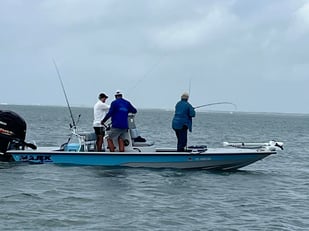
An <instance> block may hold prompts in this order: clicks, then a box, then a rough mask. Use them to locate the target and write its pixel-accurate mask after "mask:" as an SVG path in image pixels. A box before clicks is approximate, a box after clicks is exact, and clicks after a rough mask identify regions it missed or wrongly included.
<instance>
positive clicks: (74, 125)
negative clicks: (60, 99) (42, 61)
mask: <svg viewBox="0 0 309 231" xmlns="http://www.w3.org/2000/svg"><path fill="white" fill-rule="evenodd" d="M53 62H54V65H55V68H56V71H57V74H58V78H59V81H60V83H61V87H62V91H63V94H64V97H65V100H66V102H67V106H68V108H69V111H70V116H71V119H72V123H73V128H74V129H76V123H75V120H74V117H73V113H72V110H71V107H70V104H69V100H68V97H67V94H66V92H65V89H64V85H63V82H62V79H61V75H60V72H59V69H58V66H57V64H56V62H55V60H54V59H53Z"/></svg>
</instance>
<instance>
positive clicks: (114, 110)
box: [103, 98, 137, 129]
mask: <svg viewBox="0 0 309 231" xmlns="http://www.w3.org/2000/svg"><path fill="white" fill-rule="evenodd" d="M136 112H137V110H136V108H135V107H133V106H132V104H131V103H130V102H129V101H127V100H125V99H123V98H118V99H116V100H114V101H113V102H112V103H111V106H110V108H109V111H108V113H107V114H106V116H105V117H104V119H103V122H106V121H107V120H108V119H109V118H112V127H113V128H120V129H128V128H129V124H128V115H129V113H136Z"/></svg>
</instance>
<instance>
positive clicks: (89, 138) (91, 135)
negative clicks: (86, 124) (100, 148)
mask: <svg viewBox="0 0 309 231" xmlns="http://www.w3.org/2000/svg"><path fill="white" fill-rule="evenodd" d="M78 135H80V136H82V137H83V138H84V140H85V141H86V142H87V141H94V140H96V139H97V136H96V134H95V133H94V132H83V133H79V134H78Z"/></svg>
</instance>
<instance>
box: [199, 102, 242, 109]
mask: <svg viewBox="0 0 309 231" xmlns="http://www.w3.org/2000/svg"><path fill="white" fill-rule="evenodd" d="M219 104H229V105H233V106H234V108H235V110H237V105H236V104H234V103H231V102H216V103H208V104H203V105H199V106H196V107H194V109H197V108H201V107H208V106H213V105H219Z"/></svg>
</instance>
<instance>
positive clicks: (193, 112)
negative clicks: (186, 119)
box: [189, 104, 195, 117]
mask: <svg viewBox="0 0 309 231" xmlns="http://www.w3.org/2000/svg"><path fill="white" fill-rule="evenodd" d="M189 116H190V117H195V110H194V107H192V105H191V104H189Z"/></svg>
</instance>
